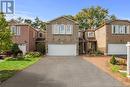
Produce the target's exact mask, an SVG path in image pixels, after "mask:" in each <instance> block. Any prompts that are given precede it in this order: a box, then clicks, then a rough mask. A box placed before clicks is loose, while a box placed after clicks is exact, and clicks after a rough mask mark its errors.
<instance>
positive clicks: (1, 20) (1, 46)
mask: <svg viewBox="0 0 130 87" xmlns="http://www.w3.org/2000/svg"><path fill="white" fill-rule="evenodd" d="M11 36H12V35H11V31H10V28H9V26H8V22H7V21H6V19H5V15H4V14H3V13H0V52H4V51H6V50H9V49H10V47H11V44H12V40H11Z"/></svg>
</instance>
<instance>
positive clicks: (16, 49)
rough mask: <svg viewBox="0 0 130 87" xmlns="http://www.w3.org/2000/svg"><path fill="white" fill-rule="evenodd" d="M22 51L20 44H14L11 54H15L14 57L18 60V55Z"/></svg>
mask: <svg viewBox="0 0 130 87" xmlns="http://www.w3.org/2000/svg"><path fill="white" fill-rule="evenodd" d="M19 51H20V49H19V47H18V44H16V43H15V44H13V46H12V48H11V52H12V53H13V57H14V58H16V57H17V55H18V53H19Z"/></svg>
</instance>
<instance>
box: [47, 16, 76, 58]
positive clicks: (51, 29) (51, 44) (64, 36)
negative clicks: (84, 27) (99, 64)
mask: <svg viewBox="0 0 130 87" xmlns="http://www.w3.org/2000/svg"><path fill="white" fill-rule="evenodd" d="M78 28H79V26H78V24H77V23H76V22H75V21H73V20H71V19H69V18H67V17H64V16H62V17H59V18H56V19H54V20H51V21H49V22H48V23H47V27H46V30H47V31H46V32H47V37H46V48H47V50H46V52H47V55H49V56H76V55H78V54H79V51H78V50H79V48H78V47H79V45H78V43H79V39H78V30H79V29H78Z"/></svg>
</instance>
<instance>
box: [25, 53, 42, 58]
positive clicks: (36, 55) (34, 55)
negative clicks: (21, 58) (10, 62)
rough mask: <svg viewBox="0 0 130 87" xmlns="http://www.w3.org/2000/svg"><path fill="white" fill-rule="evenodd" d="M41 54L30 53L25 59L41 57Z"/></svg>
mask: <svg viewBox="0 0 130 87" xmlns="http://www.w3.org/2000/svg"><path fill="white" fill-rule="evenodd" d="M40 56H41V53H40V52H28V53H26V55H25V58H31V57H40Z"/></svg>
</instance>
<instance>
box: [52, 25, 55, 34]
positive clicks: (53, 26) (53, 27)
mask: <svg viewBox="0 0 130 87" xmlns="http://www.w3.org/2000/svg"><path fill="white" fill-rule="evenodd" d="M54 29H55V25H52V34H54Z"/></svg>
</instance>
